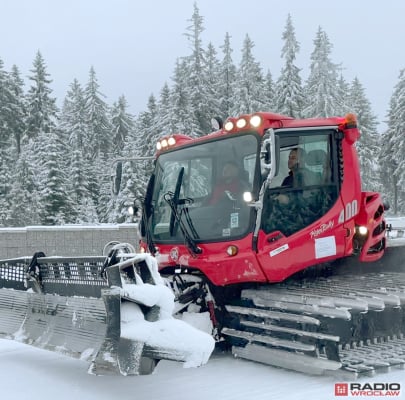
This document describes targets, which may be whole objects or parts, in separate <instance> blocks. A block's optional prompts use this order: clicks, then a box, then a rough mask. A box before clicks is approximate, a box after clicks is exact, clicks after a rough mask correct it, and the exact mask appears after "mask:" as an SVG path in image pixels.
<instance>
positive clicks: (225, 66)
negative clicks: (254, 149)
mask: <svg viewBox="0 0 405 400" xmlns="http://www.w3.org/2000/svg"><path fill="white" fill-rule="evenodd" d="M221 49H222V53H223V58H222V61H221V65H220V71H219V101H220V114H219V117H222V118H223V119H225V118H227V117H230V116H232V115H231V114H232V111H233V110H234V108H235V102H234V93H235V81H236V66H235V64H234V63H233V60H232V51H233V50H232V48H231V36H230V35H229V33H228V32H227V33H226V35H225V40H224V44H223V45H222V46H221Z"/></svg>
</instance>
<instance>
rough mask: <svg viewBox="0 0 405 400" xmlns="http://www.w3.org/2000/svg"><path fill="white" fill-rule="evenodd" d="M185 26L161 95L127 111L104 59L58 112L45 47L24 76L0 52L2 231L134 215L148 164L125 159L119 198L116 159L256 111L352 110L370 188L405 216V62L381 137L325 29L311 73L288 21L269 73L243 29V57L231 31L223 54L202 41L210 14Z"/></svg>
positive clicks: (299, 114) (301, 114)
mask: <svg viewBox="0 0 405 400" xmlns="http://www.w3.org/2000/svg"><path fill="white" fill-rule="evenodd" d="M188 22H189V25H188V26H187V27H186V29H185V38H186V40H187V41H188V42H189V48H190V53H189V54H186V55H183V56H181V55H180V56H179V57H178V58H177V61H176V64H175V65H174V66H173V73H172V76H171V77H168V80H167V82H166V83H165V84H164V85H163V87H162V89H161V91H160V93H158V94H151V95H150V97H149V98H148V99H145V110H144V111H142V112H140V113H139V114H138V115H131V113H130V112H129V106H128V103H127V101H126V98H125V95H124V94H123V95H122V96H120V98H118V99H116V100H113V101H109V100H108V99H106V97H105V96H104V95H103V90H102V88H101V87H100V84H99V82H98V79H97V73H96V69H97V66H92V67H91V68H90V70H89V74H88V80H87V82H79V81H78V80H77V79H74V80H73V82H72V83H71V85H70V87H69V90H68V92H67V93H66V96H65V98H64V99H63V102H62V103H63V105H62V107H61V108H60V109H59V108H58V107H57V104H58V102H57V100H58V99H56V98H55V97H54V96H53V94H52V89H51V87H50V84H51V83H52V77H51V73H50V72H49V71H48V69H47V65H46V60H45V59H44V57H43V56H42V54H41V52H40V51H38V52H37V54H36V56H35V59H34V60H33V63H32V69H31V70H30V72H29V75H28V76H27V77H25V78H24V77H22V76H21V73H20V71H19V68H18V66H16V65H14V66H13V67H12V68H11V70H10V71H7V70H5V68H4V62H3V60H2V59H1V55H0V226H27V225H36V224H44V225H54V224H64V223H102V222H117V223H121V222H126V221H129V220H130V218H131V217H130V216H129V215H128V211H127V209H128V206H129V205H131V204H133V202H134V200H137V201H141V200H142V198H143V196H144V193H145V189H146V183H147V179H148V175H149V173H150V167H151V166H150V164H148V163H147V162H144V163H140V164H135V163H133V162H126V163H125V164H124V168H123V182H122V190H121V192H120V193H119V194H118V195H116V196H113V195H112V193H111V167H112V160H114V159H117V158H124V157H131V158H133V157H135V156H147V155H153V152H154V149H155V143H156V142H157V140H158V138H160V137H161V136H163V135H167V134H169V133H174V132H181V133H184V134H188V135H191V136H193V137H198V136H201V135H204V134H207V133H209V132H210V130H211V127H210V119H211V117H213V116H219V117H221V118H223V119H225V118H226V117H228V116H236V115H239V114H243V113H252V112H256V111H272V112H276V113H281V114H286V115H290V116H293V117H296V118H308V117H328V116H336V115H345V114H346V113H347V112H353V113H354V114H356V115H357V118H358V124H359V127H360V130H361V138H360V140H359V142H358V143H357V144H356V146H357V149H358V152H359V156H360V163H361V168H362V170H361V173H362V178H363V185H364V186H363V190H377V191H380V192H382V193H383V198H384V199H385V200H387V201H388V202H389V203H390V204H391V209H392V211H394V212H396V213H403V212H405V196H404V194H405V193H404V191H405V189H404V188H405V174H404V170H405V140H404V135H405V69H403V66H398V70H399V75H398V82H397V84H396V85H395V87H394V88H393V95H392V97H391V100H390V104H388V105H387V114H386V115H387V119H386V121H385V122H386V124H387V128H386V130H385V131H383V132H381V131H379V126H378V121H377V118H376V116H375V115H374V114H373V112H372V109H371V104H370V101H369V100H368V99H367V97H366V93H365V92H366V91H365V88H364V87H363V86H362V84H361V77H356V78H355V79H354V80H353V81H351V82H348V81H346V80H345V77H344V76H343V74H342V71H343V68H342V65H340V64H335V63H334V62H333V61H332V53H333V44H332V43H331V42H330V40H329V38H328V35H327V33H326V32H325V31H324V30H323V29H322V27H319V28H318V31H317V33H316V35H315V38H314V40H313V51H312V53H311V54H310V55H309V59H310V65H309V68H308V70H309V74H308V78H307V79H306V80H304V79H303V77H302V76H301V70H302V68H301V67H300V66H299V65H296V59H297V54H298V53H299V51H300V43H299V40H298V38H297V37H296V35H295V30H294V24H293V20H292V18H291V16H288V18H287V21H286V24H285V29H284V31H283V32H280V34H281V37H282V40H283V47H282V49H280V57H281V58H282V59H283V62H284V64H283V67H282V69H281V71H270V70H266V71H265V70H264V68H263V67H262V65H260V63H259V62H258V61H257V60H256V59H255V49H254V47H255V44H254V42H253V41H252V40H251V38H250V37H249V34H248V33H247V34H246V36H245V39H244V41H243V43H242V44H241V49H240V62H239V64H235V62H234V61H233V54H234V50H233V48H232V36H231V34H230V33H228V32H226V33H225V34H224V41H223V45H221V46H220V47H219V49H216V48H215V47H214V46H213V45H212V43H203V42H202V39H201V33H202V32H203V31H204V18H203V16H201V15H200V12H199V9H198V6H197V5H196V4H195V5H194V10H193V14H192V16H191V18H190V20H189V21H188ZM274 77H277V78H276V79H275V78H274Z"/></svg>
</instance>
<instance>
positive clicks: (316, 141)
mask: <svg viewBox="0 0 405 400" xmlns="http://www.w3.org/2000/svg"><path fill="white" fill-rule="evenodd" d="M335 132H336V130H334V129H332V128H330V127H327V128H321V129H307V130H304V131H303V132H301V131H297V130H295V131H294V130H284V131H280V132H279V131H278V132H277V134H278V135H279V143H280V157H279V160H280V165H279V168H278V171H279V172H278V174H277V175H276V176H275V177H274V178H273V179H272V181H271V182H270V184H269V185H268V186H267V189H266V191H265V193H264V198H263V210H262V215H261V226H260V231H259V235H258V242H257V243H258V260H259V263H260V264H261V267H262V269H263V271H264V273H265V275H266V276H267V279H268V280H269V281H271V282H277V281H282V280H284V279H286V278H287V277H288V276H290V275H292V274H294V273H296V272H298V271H300V270H303V269H305V268H307V267H308V266H311V265H315V264H319V263H323V262H327V261H330V260H333V259H336V258H340V257H342V256H343V255H344V254H345V248H346V236H347V232H346V229H345V227H344V226H343V224H341V223H339V215H340V214H341V210H342V202H341V199H340V196H339V194H340V182H339V171H338V157H337V147H336V146H337V145H336V142H335V134H334V133H335ZM297 149H298V150H299V153H300V155H301V159H300V165H299V168H297V169H296V170H293V169H291V170H289V166H290V167H291V163H290V164H289V162H288V159H289V157H290V155H291V154H292V152H294V151H297ZM286 177H290V178H291V179H285V178H286ZM297 177H299V179H297ZM293 178H294V179H297V180H298V183H297V182H295V181H294V180H293Z"/></svg>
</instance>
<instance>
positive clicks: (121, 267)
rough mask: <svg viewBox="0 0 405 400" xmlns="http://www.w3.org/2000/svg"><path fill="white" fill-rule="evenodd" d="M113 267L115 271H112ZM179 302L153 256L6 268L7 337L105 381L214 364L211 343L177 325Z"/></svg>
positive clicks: (29, 262)
mask: <svg viewBox="0 0 405 400" xmlns="http://www.w3.org/2000/svg"><path fill="white" fill-rule="evenodd" d="M111 264H113V265H111ZM173 308H174V296H173V294H172V292H171V290H170V289H169V288H168V287H167V286H166V285H165V284H164V282H163V280H162V278H161V277H160V275H159V273H158V270H157V264H156V260H155V259H154V258H153V257H151V256H149V255H147V254H129V253H125V254H123V253H122V252H120V251H119V246H118V248H115V249H113V250H112V251H111V252H110V255H109V256H108V257H78V258H66V257H45V255H44V254H43V253H36V254H35V255H34V257H32V258H28V257H24V258H16V259H10V260H3V261H0V337H5V338H9V339H14V340H17V341H20V342H23V343H26V344H30V345H33V346H37V347H40V348H43V349H47V350H52V351H57V352H60V353H63V354H66V355H69V356H72V357H76V358H80V359H83V360H87V361H90V362H91V365H90V368H89V372H90V373H94V374H97V375H105V374H118V373H120V374H122V375H138V374H150V373H152V372H153V370H154V368H155V366H156V364H157V362H158V361H159V360H162V359H165V360H174V361H181V362H184V363H185V366H199V365H202V364H204V363H206V362H207V361H208V358H209V356H210V354H211V352H212V350H213V348H214V341H213V339H212V338H211V336H210V335H208V334H206V333H203V332H201V331H199V330H197V329H195V328H193V327H191V326H190V325H188V324H186V323H185V322H183V321H180V320H177V319H174V318H172V311H173Z"/></svg>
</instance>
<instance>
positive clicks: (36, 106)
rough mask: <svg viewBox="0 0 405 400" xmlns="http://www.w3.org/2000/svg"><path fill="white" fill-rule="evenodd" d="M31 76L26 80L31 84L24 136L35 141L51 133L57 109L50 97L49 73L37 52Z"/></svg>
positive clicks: (54, 100) (55, 120)
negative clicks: (40, 136)
mask: <svg viewBox="0 0 405 400" xmlns="http://www.w3.org/2000/svg"><path fill="white" fill-rule="evenodd" d="M30 72H31V75H30V76H29V77H28V79H29V80H30V81H31V82H32V84H31V86H30V88H29V90H28V93H27V96H26V99H27V121H26V129H27V130H26V135H27V137H28V138H32V139H35V138H37V137H38V136H39V135H40V134H41V133H49V132H51V131H53V130H54V129H55V127H56V125H57V114H58V108H57V106H56V98H54V97H52V89H51V88H50V86H49V85H50V83H51V82H52V80H51V79H49V76H50V75H49V73H48V72H47V68H46V64H45V60H44V59H43V57H42V55H41V53H40V52H39V51H38V52H37V54H36V57H35V59H34V62H33V68H32V69H31V70H30Z"/></svg>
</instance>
